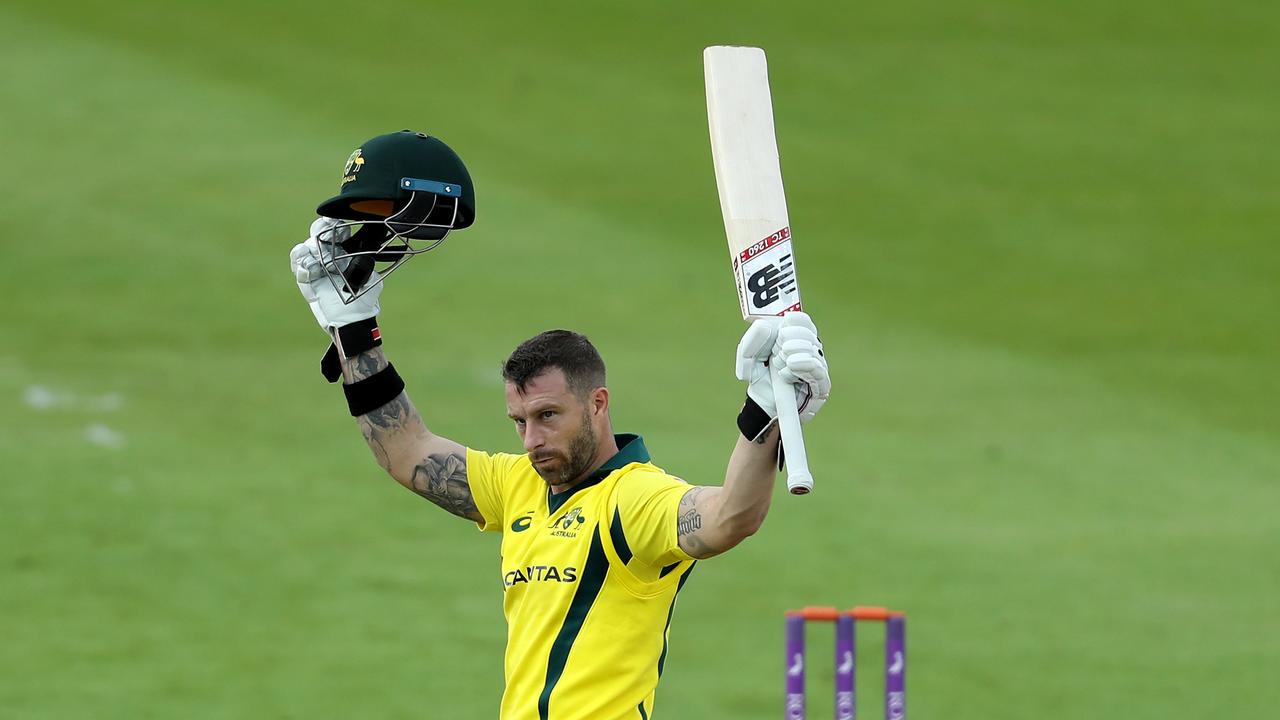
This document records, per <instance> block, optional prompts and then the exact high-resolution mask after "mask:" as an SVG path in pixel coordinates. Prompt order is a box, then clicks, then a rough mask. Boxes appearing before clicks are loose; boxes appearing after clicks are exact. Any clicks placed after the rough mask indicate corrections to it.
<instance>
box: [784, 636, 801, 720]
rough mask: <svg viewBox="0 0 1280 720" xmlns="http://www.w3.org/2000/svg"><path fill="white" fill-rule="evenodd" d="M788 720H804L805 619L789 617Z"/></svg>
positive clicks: (787, 666) (787, 665)
mask: <svg viewBox="0 0 1280 720" xmlns="http://www.w3.org/2000/svg"><path fill="white" fill-rule="evenodd" d="M786 668H787V714H786V718H787V720H804V717H805V715H804V618H803V617H800V616H799V615H788V616H787V664H786Z"/></svg>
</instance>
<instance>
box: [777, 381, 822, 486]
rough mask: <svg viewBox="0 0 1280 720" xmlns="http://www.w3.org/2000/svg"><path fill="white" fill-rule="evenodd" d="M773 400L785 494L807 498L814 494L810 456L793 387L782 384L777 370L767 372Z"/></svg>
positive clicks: (792, 385)
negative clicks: (783, 462) (784, 465)
mask: <svg viewBox="0 0 1280 720" xmlns="http://www.w3.org/2000/svg"><path fill="white" fill-rule="evenodd" d="M769 375H770V377H771V379H772V380H773V400H774V402H775V403H777V406H778V429H779V430H780V431H781V432H782V448H783V450H784V451H785V453H786V459H787V490H789V491H790V492H791V494H792V495H808V494H809V491H810V490H813V475H811V474H810V473H809V455H808V453H806V452H805V449H804V435H803V434H801V432H800V411H799V410H797V409H796V386H795V385H794V384H792V383H789V382H787V381H785V380H783V379H782V378H781V377H780V376H779V375H778V371H777V370H776V369H772V368H771V369H770V370H769Z"/></svg>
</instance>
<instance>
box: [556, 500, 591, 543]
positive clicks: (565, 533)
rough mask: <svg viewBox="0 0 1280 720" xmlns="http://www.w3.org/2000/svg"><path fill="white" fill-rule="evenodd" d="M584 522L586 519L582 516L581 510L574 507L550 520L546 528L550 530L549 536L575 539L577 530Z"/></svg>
mask: <svg viewBox="0 0 1280 720" xmlns="http://www.w3.org/2000/svg"><path fill="white" fill-rule="evenodd" d="M586 521H587V519H586V518H585V517H583V516H582V508H581V507H576V508H574V509H572V510H570V511H569V512H566V513H565V514H563V515H561V516H560V517H558V518H556V519H555V520H552V521H551V524H550V525H548V526H547V527H549V528H551V534H552V535H554V536H556V537H577V536H578V529H579V528H580V527H582V524H583V523H585V522H586Z"/></svg>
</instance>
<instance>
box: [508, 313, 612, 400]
mask: <svg viewBox="0 0 1280 720" xmlns="http://www.w3.org/2000/svg"><path fill="white" fill-rule="evenodd" d="M551 368H560V370H561V371H562V372H563V373H564V379H565V382H566V383H568V385H569V389H570V390H572V391H573V392H574V394H576V395H577V396H578V397H586V395H587V393H589V392H591V391H592V390H595V389H596V388H598V387H604V359H603V358H601V357H600V352H599V351H597V350H596V346H595V345H592V344H591V341H590V340H588V339H587V336H586V335H582V334H580V333H576V332H573V331H572V330H548V331H546V332H544V333H539V334H538V335H534V336H533V337H531V338H529V339H528V340H525V341H524V342H522V343H520V346H519V347H517V348H516V349H515V350H513V351H512V352H511V357H509V358H507V361H506V362H505V363H503V364H502V379H503V380H506V381H507V382H509V383H511V384H512V385H515V386H516V389H517V390H519V391H520V392H524V388H525V386H526V385H527V384H528V383H529V381H530V380H532V379H534V378H535V377H537V376H539V375H541V374H542V373H544V372H546V371H548V370H550V369H551Z"/></svg>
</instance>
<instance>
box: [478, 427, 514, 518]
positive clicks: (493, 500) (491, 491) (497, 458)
mask: <svg viewBox="0 0 1280 720" xmlns="http://www.w3.org/2000/svg"><path fill="white" fill-rule="evenodd" d="M515 459H516V456H515V455H507V454H504V453H494V454H492V455H490V454H489V453H487V452H484V451H482V450H473V449H471V448H467V484H468V485H469V486H470V487H471V497H472V499H473V500H475V502H476V509H477V510H479V511H480V514H481V515H482V516H484V521H483V522H477V523H476V524H477V525H479V526H480V529H481V530H484V531H487V532H502V528H503V524H502V512H503V499H504V497H505V494H504V492H503V491H504V489H505V488H506V485H507V474H508V471H509V470H510V468H511V464H512V462H514V461H515Z"/></svg>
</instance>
